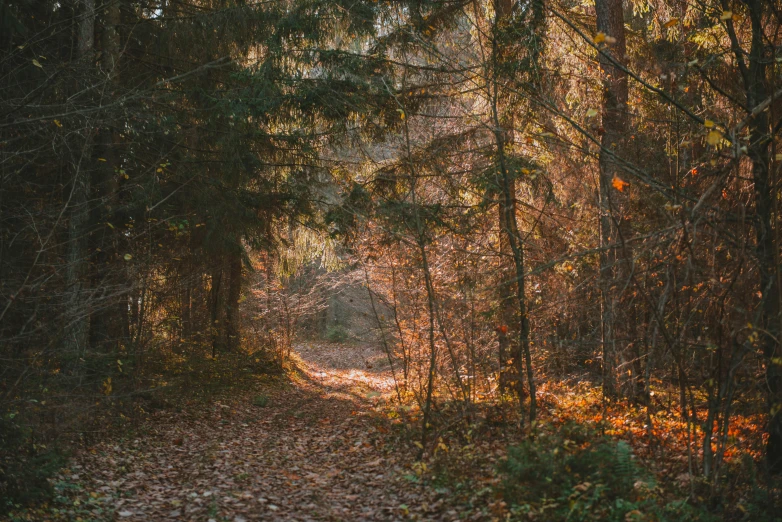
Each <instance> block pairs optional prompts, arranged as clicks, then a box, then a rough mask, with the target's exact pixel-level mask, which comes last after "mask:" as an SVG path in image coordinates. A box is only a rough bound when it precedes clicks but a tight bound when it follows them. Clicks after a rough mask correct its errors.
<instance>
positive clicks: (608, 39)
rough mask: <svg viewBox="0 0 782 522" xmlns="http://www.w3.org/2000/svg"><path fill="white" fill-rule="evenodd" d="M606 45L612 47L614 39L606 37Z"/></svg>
mask: <svg viewBox="0 0 782 522" xmlns="http://www.w3.org/2000/svg"><path fill="white" fill-rule="evenodd" d="M606 43H607V44H608V45H614V44H615V43H616V38H614V37H613V36H608V35H606Z"/></svg>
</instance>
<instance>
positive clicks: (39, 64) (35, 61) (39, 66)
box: [33, 58, 43, 69]
mask: <svg viewBox="0 0 782 522" xmlns="http://www.w3.org/2000/svg"><path fill="white" fill-rule="evenodd" d="M33 65H35V66H36V67H38V68H39V69H43V65H41V62H39V61H38V60H36V59H35V58H33Z"/></svg>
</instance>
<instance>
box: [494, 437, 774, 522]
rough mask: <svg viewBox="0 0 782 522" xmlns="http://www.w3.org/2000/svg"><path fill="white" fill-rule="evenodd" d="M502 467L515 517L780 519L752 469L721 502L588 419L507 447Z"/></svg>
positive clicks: (502, 487) (502, 489) (501, 488)
mask: <svg viewBox="0 0 782 522" xmlns="http://www.w3.org/2000/svg"><path fill="white" fill-rule="evenodd" d="M750 465H752V466H753V467H754V463H752V462H751V459H750ZM498 471H499V473H500V476H501V481H500V483H499V485H498V492H499V493H500V494H501V495H502V497H503V499H504V501H505V502H506V503H507V505H508V507H509V518H510V520H539V521H540V520H545V521H560V520H572V521H592V520H595V521H597V520H601V521H602V520H605V521H619V522H631V521H671V522H678V521H704V522H705V521H717V520H753V521H754V520H780V518H779V517H778V516H777V514H776V512H774V510H773V508H772V506H771V505H770V504H769V503H768V496H767V495H764V494H763V493H762V491H761V489H760V488H758V487H757V484H754V485H753V484H747V483H746V480H752V477H750V478H749V479H748V478H747V477H748V473H746V472H742V474H741V476H742V477H744V478H743V480H745V484H744V486H743V489H744V490H745V491H746V492H747V494H746V495H745V496H744V498H743V500H742V501H741V502H739V503H736V504H733V505H728V504H723V503H721V499H720V496H719V495H713V494H712V495H711V497H710V498H709V494H708V493H707V492H706V488H705V485H704V484H703V483H699V484H698V486H697V487H695V488H693V489H690V488H688V487H685V486H684V485H682V484H676V483H675V481H673V480H670V478H668V477H664V478H658V477H656V476H655V475H654V474H653V473H652V472H650V471H649V470H647V469H646V468H645V467H644V466H643V465H642V463H641V462H640V461H639V459H638V458H636V456H635V455H634V453H633V451H632V448H631V446H630V445H629V444H628V443H627V442H625V441H622V440H616V439H612V438H609V437H604V436H601V435H600V434H599V433H597V432H596V430H595V429H594V428H593V427H591V426H587V425H582V424H576V423H570V424H566V425H564V426H562V427H560V428H559V429H557V430H556V431H554V432H551V433H546V432H542V431H541V432H540V433H538V435H537V436H536V438H534V439H527V440H525V441H523V442H521V443H520V444H517V445H513V446H511V447H509V448H508V453H507V457H506V459H504V460H503V461H502V462H501V463H500V464H499V466H498ZM745 471H746V470H745ZM733 475H735V473H733Z"/></svg>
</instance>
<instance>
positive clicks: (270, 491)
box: [60, 344, 492, 522]
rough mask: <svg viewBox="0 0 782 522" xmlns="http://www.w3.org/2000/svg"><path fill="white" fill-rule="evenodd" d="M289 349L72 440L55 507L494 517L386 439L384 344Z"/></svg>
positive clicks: (129, 513)
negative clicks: (201, 395)
mask: <svg viewBox="0 0 782 522" xmlns="http://www.w3.org/2000/svg"><path fill="white" fill-rule="evenodd" d="M293 359H294V361H295V362H296V365H295V366H296V370H295V371H293V372H292V374H290V375H288V376H287V377H285V378H261V379H258V380H257V382H255V383H254V384H253V385H251V386H249V387H246V386H241V387H240V386H235V387H233V388H232V389H230V391H229V393H225V394H223V395H224V396H221V397H220V398H219V399H215V400H212V401H207V402H205V403H198V404H196V405H191V406H188V407H187V408H184V409H181V411H179V412H176V411H170V409H166V410H162V411H158V412H156V413H155V414H153V415H152V416H151V417H150V418H149V419H148V420H147V421H146V422H145V423H144V425H143V426H141V428H140V429H139V430H137V431H138V433H137V434H136V435H134V436H133V437H132V438H126V439H123V440H120V441H117V440H115V441H107V442H101V443H98V444H96V445H94V446H92V447H89V448H87V449H85V450H83V451H81V452H79V453H78V454H77V455H75V456H74V458H73V459H72V462H71V464H70V466H69V468H68V469H66V470H65V471H64V472H63V474H62V475H61V476H60V484H63V483H66V484H72V485H73V486H72V487H73V489H74V490H75V491H73V492H71V493H70V494H69V492H68V491H64V490H63V488H62V486H60V493H61V495H67V496H66V497H65V498H67V499H69V500H68V503H69V504H73V506H68V507H67V508H65V509H64V510H63V514H64V513H65V512H66V511H67V512H68V513H69V514H70V515H69V517H68V518H70V519H71V520H73V519H75V518H76V517H77V516H79V517H81V518H82V519H83V520H88V519H92V520H104V519H114V520H126V521H129V522H130V521H142V520H199V521H214V522H220V521H231V522H242V521H249V520H301V521H306V520H334V521H336V520H346V521H347V520H355V521H363V520H366V521H374V520H401V519H419V520H460V519H461V520H464V519H469V520H488V519H490V518H492V517H491V516H489V514H488V513H487V512H486V511H483V512H481V510H474V509H469V510H468V509H467V508H466V506H460V505H457V504H456V503H457V502H458V501H457V500H456V498H457V497H455V496H452V495H450V494H449V491H448V489H447V488H435V487H431V486H422V485H421V483H420V481H418V480H416V475H415V472H414V470H415V467H416V463H415V462H414V453H415V449H416V448H415V447H414V446H412V445H410V444H405V446H406V447H400V445H398V444H395V443H393V442H391V437H390V434H391V433H392V432H393V431H394V429H395V427H394V426H393V425H392V423H391V421H390V419H389V418H388V416H387V415H384V414H383V413H382V411H383V404H384V403H385V402H386V400H387V398H388V397H389V396H390V395H391V394H393V392H394V387H393V380H392V378H391V374H390V371H389V370H388V369H387V365H386V364H384V355H383V353H382V352H378V351H376V350H373V349H371V348H367V347H364V346H355V345H354V346H351V345H331V344H300V345H299V346H297V347H296V353H295V354H293ZM395 440H397V441H398V440H400V439H399V438H398V437H397V438H396V439H395ZM419 466H420V465H419ZM65 489H66V490H67V488H65ZM76 491H78V492H79V493H78V494H76ZM62 498H63V497H61V501H62ZM468 511H469V513H468Z"/></svg>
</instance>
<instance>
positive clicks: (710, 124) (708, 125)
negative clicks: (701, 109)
mask: <svg viewBox="0 0 782 522" xmlns="http://www.w3.org/2000/svg"><path fill="white" fill-rule="evenodd" d="M703 126H704V127H706V128H707V129H711V128H712V127H714V122H713V121H711V120H704V122H703Z"/></svg>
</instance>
